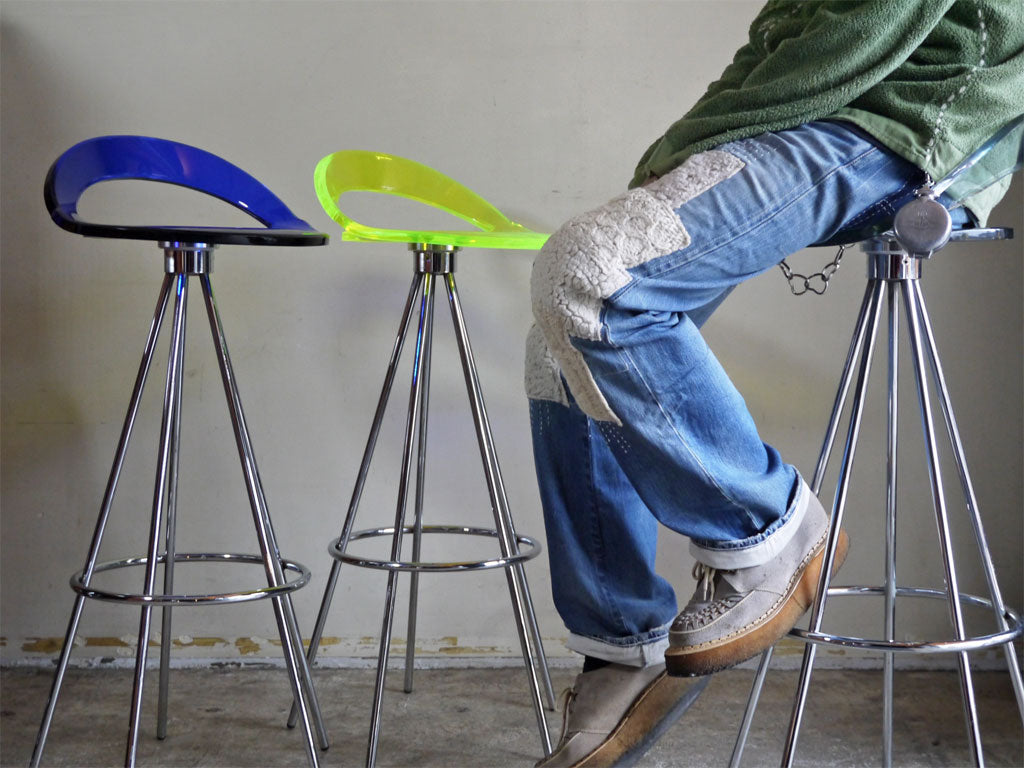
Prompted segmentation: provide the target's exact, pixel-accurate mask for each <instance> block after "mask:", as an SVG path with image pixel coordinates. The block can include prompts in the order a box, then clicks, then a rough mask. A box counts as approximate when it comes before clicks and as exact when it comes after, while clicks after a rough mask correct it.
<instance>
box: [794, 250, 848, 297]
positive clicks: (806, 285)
mask: <svg viewBox="0 0 1024 768" xmlns="http://www.w3.org/2000/svg"><path fill="white" fill-rule="evenodd" d="M847 247H848V246H847V245H846V244H844V245H840V246H839V251H838V252H836V257H835V258H834V259H832V261H830V262H829V263H828V264H826V265H825V266H824V267H823V268H822V270H821V272H815V273H814V274H813V275H801V274H800V273H799V272H794V271H793V270H792V268H791V267H790V266H789V264H787V263H786V260H785V259H783V260H782V261H780V262H779V269H781V270H782V274H783V275H785V276H786V280H788V281H789V290H790V291H792V292H793V295H794V296H803V295H804V294H805V293H807V292H808V291H810V292H811V293H816V294H818V295H819V296H821V295H822V294H823V293H825V291H827V290H828V285H829V280H831V279H832V276H833V275H835V273H836V272H838V271H839V264H840V263H841V262H842V260H843V252H844V251H845V250H846V249H847Z"/></svg>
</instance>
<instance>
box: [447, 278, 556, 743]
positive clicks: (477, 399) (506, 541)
mask: <svg viewBox="0 0 1024 768" xmlns="http://www.w3.org/2000/svg"><path fill="white" fill-rule="evenodd" d="M445 279H446V284H447V288H448V301H449V304H450V305H451V311H452V321H453V322H454V323H455V337H456V340H457V342H458V346H459V356H460V357H461V358H462V370H463V373H464V374H465V378H466V390H467V392H468V394H469V400H470V407H471V409H472V411H473V423H474V424H475V426H476V433H477V441H478V442H479V445H480V455H481V458H482V460H483V464H484V474H485V475H486V477H487V489H488V492H489V493H490V496H491V506H492V508H493V510H494V517H495V527H496V529H497V531H498V537H499V541H500V543H501V553H502V556H503V557H509V556H511V555H512V554H513V553H516V552H518V547H517V545H516V542H515V540H514V539H512V538H511V535H510V530H512V524H511V522H510V520H509V516H508V510H507V509H505V508H503V500H502V498H501V494H500V493H499V489H498V488H499V486H498V480H497V479H496V477H495V472H494V468H495V464H496V459H495V451H494V444H493V442H492V441H491V439H490V426H489V422H488V419H487V411H486V408H485V406H484V402H483V398H482V397H481V396H480V383H479V381H480V379H479V374H478V373H477V370H476V363H475V362H474V360H473V351H472V348H471V346H470V343H469V333H468V331H467V330H466V323H465V320H464V318H463V315H462V305H461V303H460V302H459V294H458V289H457V288H456V286H455V275H453V274H451V273H448V274H446V275H445ZM505 574H506V577H507V578H508V586H509V595H510V596H511V598H512V606H513V609H514V610H513V613H514V614H515V620H516V629H517V630H518V633H519V642H520V645H521V646H522V652H523V661H524V662H525V663H526V667H527V670H528V671H529V678H530V693H531V695H532V697H533V708H534V713H535V714H536V717H537V727H538V728H539V730H540V734H541V743H542V745H543V747H544V754H545V755H549V754H551V737H550V736H549V734H548V728H547V720H546V718H545V716H544V703H543V701H542V700H541V693H540V684H539V682H538V680H537V667H536V663H537V662H536V660H535V658H534V653H533V649H532V648H531V646H530V639H529V637H528V636H527V626H528V619H527V615H526V609H525V599H524V597H523V594H522V586H521V584H520V582H519V580H518V579H517V578H516V575H515V574H514V573H513V572H512V570H511V569H506V572H505Z"/></svg>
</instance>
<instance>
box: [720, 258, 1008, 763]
mask: <svg viewBox="0 0 1024 768" xmlns="http://www.w3.org/2000/svg"><path fill="white" fill-rule="evenodd" d="M865 250H866V251H868V254H869V280H868V286H867V290H866V292H865V295H864V300H863V302H862V304H861V309H860V315H859V318H858V320H857V325H856V329H855V331H854V335H853V340H852V342H851V344H850V351H849V354H848V356H847V359H846V363H845V365H844V368H843V374H842V377H841V381H840V386H839V391H838V393H837V395H836V400H835V403H834V405H833V408H832V416H831V418H830V419H829V425H828V429H827V431H826V435H825V441H824V445H823V446H822V450H821V454H820V456H819V458H818V465H817V467H816V470H815V474H814V478H813V482H812V484H811V489H812V490H813V491H814V493H815V494H818V493H819V492H820V490H821V484H822V481H823V479H824V474H825V468H826V466H827V464H828V460H829V457H830V455H831V452H832V448H833V445H834V443H835V438H836V432H837V430H838V425H839V419H840V416H841V414H842V412H843V410H844V406H845V404H846V398H847V395H848V393H849V389H850V385H851V383H852V381H853V375H854V367H855V365H856V364H857V362H858V358H859V368H858V370H857V386H856V389H855V392H854V399H853V404H852V408H851V415H850V425H849V431H848V433H847V438H846V446H845V450H844V455H843V459H842V465H841V468H840V472H839V478H838V480H837V488H836V495H835V500H834V502H833V507H832V517H831V520H830V524H829V535H828V542H827V544H826V552H825V562H824V563H823V565H822V570H821V578H820V582H819V588H818V595H817V597H816V598H815V601H814V605H813V606H812V609H811V618H810V624H809V629H808V630H806V631H804V630H794V631H793V633H792V634H793V635H794V636H797V637H800V638H801V639H804V640H805V641H806V642H807V645H806V646H805V648H804V658H803V664H802V667H801V671H800V682H799V686H798V692H797V697H796V701H795V703H794V707H793V714H792V718H791V722H790V728H789V733H788V736H787V741H786V747H785V751H784V754H783V760H782V764H783V765H785V766H791V765H792V763H793V758H794V753H795V749H796V742H797V738H798V736H799V731H800V725H801V720H802V718H803V712H804V706H805V704H806V700H807V692H808V688H809V686H810V677H811V671H812V667H813V663H814V656H815V650H816V648H817V645H816V643H828V642H831V643H838V644H841V645H845V646H847V647H860V648H867V649H871V650H877V651H882V652H884V654H885V657H884V668H883V681H884V682H883V685H884V688H883V700H884V703H883V760H884V764H885V765H887V766H888V765H891V764H892V723H893V654H894V652H896V651H905V652H911V653H950V652H956V653H957V654H958V657H957V661H958V665H959V671H960V688H961V693H962V696H963V702H964V714H965V718H966V722H967V733H968V740H969V746H970V750H971V754H972V757H973V759H974V762H975V764H976V765H982V764H983V756H982V749H981V737H980V731H979V728H978V715H977V708H976V705H975V697H974V686H973V682H972V678H971V670H970V666H969V664H968V657H967V652H968V651H970V650H978V649H981V648H988V647H992V646H995V645H1002V646H1003V649H1004V651H1005V654H1006V661H1007V666H1008V668H1009V672H1010V677H1011V680H1012V683H1013V688H1014V693H1015V694H1016V697H1017V705H1018V708H1019V709H1020V711H1021V713H1022V716H1024V685H1022V680H1021V671H1020V665H1019V663H1018V661H1017V657H1016V655H1015V652H1014V645H1013V641H1014V640H1015V639H1016V638H1018V637H1020V635H1021V622H1020V619H1019V618H1018V617H1017V616H1016V615H1014V614H1013V613H1012V612H1010V611H1009V610H1008V609H1007V608H1006V606H1005V604H1004V602H1003V598H1002V595H1001V593H1000V591H999V586H998V584H997V582H996V575H995V568H994V566H993V563H992V558H991V555H990V553H989V549H988V544H987V542H986V539H985V534H984V531H983V529H982V523H981V516H980V514H979V512H978V503H977V499H976V497H975V494H974V487H973V485H972V483H971V479H970V475H969V473H968V470H967V462H966V458H965V456H964V449H963V444H962V443H961V440H960V433H959V429H958V428H957V424H956V419H955V417H954V415H953V408H952V404H951V401H950V397H949V391H948V389H947V387H946V382H945V377H944V376H943V373H942V367H941V364H940V362H939V356H938V351H937V348H936V345H935V339H934V336H933V333H932V328H931V322H930V320H929V317H928V312H927V308H926V307H925V302H924V295H923V293H922V292H921V287H920V284H919V281H920V276H921V261H922V260H921V259H919V258H915V257H911V256H909V255H908V254H907V253H905V252H904V251H902V249H900V248H899V246H898V245H897V244H895V243H894V241H893V240H891V239H888V238H879V239H876V240H874V241H870V242H869V244H868V245H866V246H865ZM883 293H884V294H885V295H886V299H887V304H888V336H889V344H888V347H889V350H888V351H889V354H888V362H889V376H888V396H889V399H888V448H887V461H886V481H887V482H886V485H887V488H886V491H887V493H886V500H887V503H886V578H885V585H884V587H881V588H879V587H836V588H830V587H829V584H830V582H831V573H832V565H833V563H834V558H835V548H836V543H837V541H838V532H839V530H840V527H841V526H842V518H843V512H844V509H845V506H846V499H847V494H848V491H849V482H850V475H851V470H852V468H853V459H854V453H855V451H856V448H857V440H858V435H859V431H860V424H861V417H862V415H863V410H864V398H865V392H866V388H867V381H868V375H869V372H870V367H871V356H872V349H873V347H874V342H875V338H876V336H877V331H878V327H879V321H880V315H881V309H882V295H883ZM900 294H902V296H903V300H904V306H905V312H906V316H907V321H908V336H909V339H910V345H911V351H912V355H913V361H914V372H915V379H916V383H917V395H918V403H919V407H920V411H921V419H922V427H923V430H924V440H925V445H926V449H927V453H928V469H929V478H930V481H931V490H932V500H933V503H934V507H935V515H936V523H937V526H938V532H939V542H940V546H941V550H942V558H943V567H944V569H945V578H946V585H947V588H946V589H945V590H941V591H940V590H923V589H912V588H905V587H897V586H896V568H895V535H896V467H897V463H896V449H897V415H898V403H897V373H898V370H897V359H898V314H897V305H898V298H899V295H900ZM926 351H927V365H930V370H931V373H932V376H933V378H934V381H935V385H936V389H937V392H938V394H939V397H940V402H941V406H942V411H943V414H944V416H945V422H946V428H947V433H948V436H949V439H950V442H951V444H952V447H953V454H954V458H955V461H956V466H957V470H958V472H959V475H960V481H961V485H962V487H963V492H964V496H965V498H966V500H967V511H968V514H969V516H970V520H971V523H972V526H973V530H974V535H975V539H976V541H977V545H978V550H979V553H980V555H981V561H982V565H983V567H984V571H985V578H986V581H987V583H988V588H989V592H990V595H991V599H990V600H984V599H982V598H978V597H974V596H972V595H967V594H963V593H961V592H960V590H959V587H958V583H957V574H956V568H955V565H954V559H953V551H952V541H951V538H950V532H949V521H948V516H947V512H946V502H945V497H944V495H943V491H942V476H941V470H940V467H939V458H938V448H937V446H936V438H935V426H934V419H933V415H932V406H931V402H930V398H929V395H928V387H927V383H926V360H925V354H926ZM855 594H881V595H883V596H884V599H885V625H884V631H885V640H883V641H871V640H864V639H862V638H842V637H837V636H832V635H828V634H826V633H824V632H822V631H821V621H822V616H823V614H824V610H825V601H826V599H827V596H832V595H855ZM897 595H899V596H905V597H939V598H943V599H946V600H947V602H948V605H949V611H950V619H951V621H952V624H953V629H954V633H955V637H956V640H955V641H952V642H899V641H896V640H895V602H896V597H897ZM962 603H967V604H970V605H980V606H984V607H989V608H991V609H992V610H993V612H994V614H995V619H996V624H997V626H998V630H999V631H998V632H996V633H994V634H991V635H985V636H982V637H975V638H968V637H967V634H966V631H965V628H964V621H963V612H962ZM771 656H772V649H770V648H769V649H768V650H767V651H765V653H764V654H763V656H762V657H761V662H760V665H759V666H758V669H757V672H756V674H755V676H754V683H753V687H752V690H751V693H750V698H749V699H748V702H747V708H746V711H745V713H744V717H743V722H742V724H741V726H740V732H739V735H738V736H737V739H736V744H735V747H734V749H733V753H732V758H731V761H730V765H731V766H738V765H739V764H740V760H741V758H742V754H743V748H744V745H745V743H746V738H747V734H748V732H749V729H750V725H751V721H752V720H753V715H754V711H755V709H756V708H757V701H758V698H759V696H760V693H761V690H762V687H763V685H764V679H765V676H766V674H767V671H768V666H769V663H770V661H771Z"/></svg>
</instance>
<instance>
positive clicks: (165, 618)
mask: <svg viewBox="0 0 1024 768" xmlns="http://www.w3.org/2000/svg"><path fill="white" fill-rule="evenodd" d="M178 352H179V354H180V355H181V357H180V359H179V360H178V371H179V378H180V372H181V371H183V370H184V368H185V347H184V345H182V346H181V349H179V350H178ZM173 429H174V450H173V451H171V466H170V473H169V475H168V478H167V513H166V523H165V529H166V530H165V535H164V540H165V541H166V544H165V548H164V594H165V595H171V594H174V553H175V546H174V542H175V537H176V535H177V520H178V464H179V462H178V458H179V456H180V455H181V450H180V446H181V384H180V382H179V384H178V398H177V403H176V404H175V408H174V426H173ZM171 610H172V609H171V606H169V605H168V606H164V608H163V609H162V610H161V616H160V687H159V696H158V698H157V715H156V737H157V738H158V739H165V738H167V698H168V692H169V686H170V664H171V643H172V642H173V640H172V634H171Z"/></svg>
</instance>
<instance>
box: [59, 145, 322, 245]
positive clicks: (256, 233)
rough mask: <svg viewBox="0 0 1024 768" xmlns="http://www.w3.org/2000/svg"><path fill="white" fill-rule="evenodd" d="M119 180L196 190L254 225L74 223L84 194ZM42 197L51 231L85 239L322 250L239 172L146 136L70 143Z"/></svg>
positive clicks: (301, 224)
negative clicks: (192, 241)
mask: <svg viewBox="0 0 1024 768" xmlns="http://www.w3.org/2000/svg"><path fill="white" fill-rule="evenodd" d="M119 179H137V180H145V181H158V182H163V183H166V184H175V185H178V186H182V187H187V188H189V189H194V190H196V191H198V192H203V193H205V194H207V195H211V196H213V197H216V198H218V199H220V200H223V201H225V202H227V203H229V204H231V205H233V206H235V207H236V208H238V209H240V210H242V211H245V212H246V213H248V214H249V215H250V216H252V217H253V218H254V219H256V220H257V221H258V222H259V223H260V224H261V225H262V227H257V228H252V229H246V228H239V227H223V228H217V227H177V226H175V227H162V226H122V225H110V224H97V223H92V222H86V221H83V220H82V219H80V218H79V216H78V202H79V200H80V198H81V196H82V194H83V193H84V192H85V190H87V189H88V188H89V187H91V186H93V185H94V184H99V183H101V182H105V181H115V180H119ZM43 195H44V199H45V202H46V207H47V210H49V212H50V216H51V217H52V218H53V220H54V222H56V224H57V225H58V226H60V227H62V228H64V229H67V230H68V231H71V232H75V233H77V234H81V235H87V236H92V237H122V238H132V239H140V240H154V239H155V240H159V239H175V240H188V239H195V238H198V239H200V240H202V241H205V242H211V243H236V244H250V245H271V244H275V245H322V244H323V243H325V242H326V241H327V236H326V235H324V234H322V233H319V232H316V231H315V230H314V229H313V228H312V227H311V226H310V225H309V224H308V223H307V222H305V221H303V220H302V219H300V218H299V217H297V216H296V215H295V214H294V213H292V211H291V210H290V209H289V208H288V206H287V205H285V204H284V203H283V202H282V201H281V200H280V199H279V198H278V197H277V196H276V195H275V194H274V193H273V192H271V191H270V190H269V189H267V187H265V186H264V185H263V184H262V183H260V182H259V181H258V180H256V179H255V178H253V177H252V176H250V175H249V174H248V173H246V172H245V171H243V170H242V169H241V168H239V167H237V166H235V165H232V164H231V163H229V162H228V161H227V160H224V159H223V158H220V157H218V156H217V155H214V154H211V153H210V152H206V151H205V150H202V149H198V148H196V147H192V146H189V145H187V144H181V143H178V142H175V141H168V140H165V139H157V138H152V137H148V136H100V137H97V138H94V139H88V140H86V141H83V142H80V143H78V144H76V145H74V146H73V147H71V148H70V149H68V150H67V151H66V152H64V153H63V154H62V155H61V156H60V157H58V158H57V160H56V161H55V162H54V163H53V165H52V166H51V167H50V171H49V173H48V174H47V176H46V183H45V185H44V190H43Z"/></svg>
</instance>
